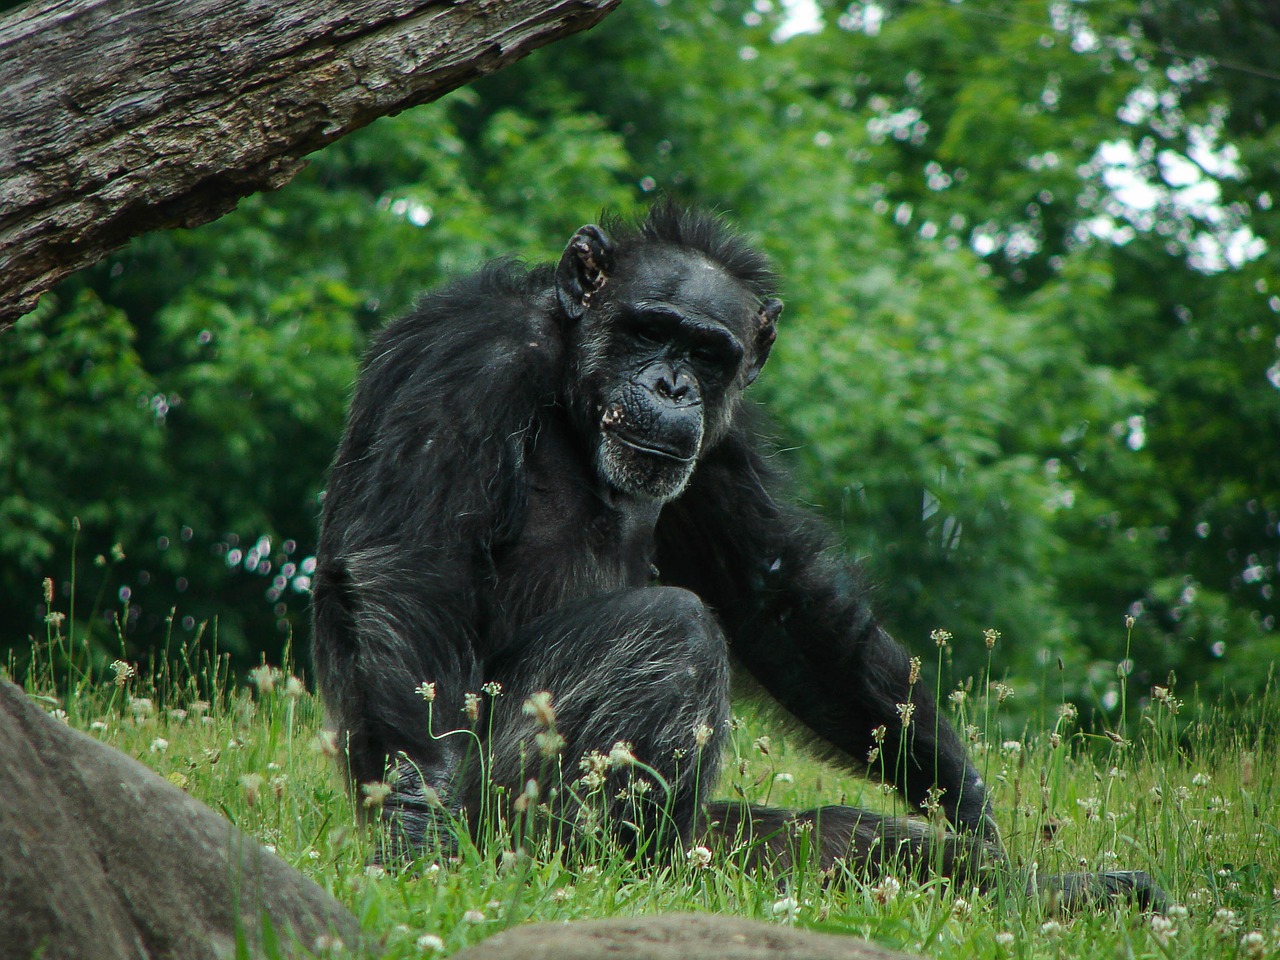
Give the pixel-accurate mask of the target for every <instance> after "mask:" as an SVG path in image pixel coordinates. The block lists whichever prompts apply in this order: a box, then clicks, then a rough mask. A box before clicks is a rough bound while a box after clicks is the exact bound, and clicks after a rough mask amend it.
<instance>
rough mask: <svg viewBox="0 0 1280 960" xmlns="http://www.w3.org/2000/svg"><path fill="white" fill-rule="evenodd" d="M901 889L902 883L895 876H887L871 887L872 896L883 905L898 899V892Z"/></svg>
mask: <svg viewBox="0 0 1280 960" xmlns="http://www.w3.org/2000/svg"><path fill="white" fill-rule="evenodd" d="M901 890H902V884H901V883H899V882H898V881H897V880H895V879H894V878H893V877H885V878H884V879H883V880H881V881H880V882H879V883H877V884H876V885H875V886H874V887H872V888H871V898H872V899H873V900H875V902H876V903H879V904H881V905H883V904H886V903H891V902H893V901H894V900H895V899H897V896H898V893H899V891H901Z"/></svg>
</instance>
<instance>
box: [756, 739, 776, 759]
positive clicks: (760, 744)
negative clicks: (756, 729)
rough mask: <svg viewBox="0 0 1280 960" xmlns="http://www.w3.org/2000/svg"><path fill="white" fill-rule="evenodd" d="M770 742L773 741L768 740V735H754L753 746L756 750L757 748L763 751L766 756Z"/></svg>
mask: <svg viewBox="0 0 1280 960" xmlns="http://www.w3.org/2000/svg"><path fill="white" fill-rule="evenodd" d="M772 743H773V741H772V740H770V739H769V738H768V737H756V739H755V742H754V746H755V748H756V749H757V750H759V751H760V752H761V753H763V754H764V755H765V756H766V757H767V756H769V747H770V746H771V745H772Z"/></svg>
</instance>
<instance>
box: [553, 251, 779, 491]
mask: <svg viewBox="0 0 1280 960" xmlns="http://www.w3.org/2000/svg"><path fill="white" fill-rule="evenodd" d="M597 291H598V292H596V293H595V294H594V295H593V296H592V297H591V299H590V307H589V309H586V310H585V311H584V312H583V315H582V318H581V322H580V325H579V327H578V329H577V330H576V331H575V336H574V338H573V341H572V342H573V347H572V349H573V357H574V360H575V367H576V370H575V373H574V376H575V377H576V378H577V384H576V386H577V390H576V391H575V393H576V395H577V396H578V397H579V398H580V402H581V403H582V404H583V405H585V406H586V407H587V408H588V409H585V410H582V411H580V412H579V420H580V422H582V423H584V428H585V424H587V423H590V424H591V425H592V427H591V428H592V429H593V430H594V436H593V437H591V438H590V440H591V442H593V443H594V449H595V458H596V469H597V471H598V472H599V475H600V477H601V479H602V480H604V481H605V483H607V484H608V485H609V486H610V487H612V488H614V489H615V490H617V491H619V492H621V493H624V494H628V495H630V496H634V497H637V498H641V499H647V500H656V501H659V502H666V501H669V500H671V499H673V498H675V497H676V496H678V495H679V494H680V493H681V491H682V490H684V488H685V486H686V484H688V482H689V479H690V477H691V476H692V475H693V471H694V468H695V466H696V465H697V462H698V458H699V456H700V455H701V454H702V452H703V451H704V450H705V449H707V448H708V447H709V446H711V445H713V444H714V443H715V442H716V441H717V440H719V439H720V438H721V437H722V436H723V435H724V432H725V431H726V430H727V429H728V425H729V423H730V421H731V420H732V417H733V412H734V408H735V406H736V404H737V401H738V398H739V396H740V395H741V393H742V391H743V389H745V387H746V386H747V385H748V384H749V383H750V382H751V381H752V380H753V379H754V378H755V374H756V373H757V372H758V371H759V368H760V366H761V365H762V364H763V362H764V355H765V354H767V352H768V346H769V344H770V343H772V331H773V326H772V325H773V321H774V319H776V316H777V312H778V310H780V308H781V305H780V304H778V302H777V301H770V302H769V304H768V306H767V309H766V307H765V306H764V305H762V304H761V303H760V302H759V299H758V298H757V297H756V296H755V295H754V294H753V293H752V292H751V291H750V290H749V289H748V288H747V287H746V286H745V285H744V284H743V283H741V282H740V281H738V280H737V279H736V278H735V277H733V276H732V275H730V274H729V273H728V272H726V271H725V270H724V269H723V268H722V267H721V266H719V265H718V264H716V263H714V262H713V261H711V260H709V259H707V258H706V257H704V256H702V255H701V254H699V253H697V252H695V251H690V250H686V249H682V248H680V247H673V246H647V247H643V248H641V249H640V250H638V251H635V252H632V253H631V254H630V255H628V254H627V252H626V251H619V253H618V254H617V261H616V268H615V270H614V272H613V273H612V274H610V275H609V276H608V277H607V278H605V282H603V283H601V284H600V285H599V287H597ZM766 328H767V329H766Z"/></svg>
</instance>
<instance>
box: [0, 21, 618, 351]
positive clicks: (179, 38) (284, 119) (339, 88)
mask: <svg viewBox="0 0 1280 960" xmlns="http://www.w3.org/2000/svg"><path fill="white" fill-rule="evenodd" d="M619 2H620V0H418V2H414V0H361V2H359V3H356V2H351V0H347V2H343V0H38V2H34V3H30V4H27V5H26V6H24V7H21V8H19V9H17V10H15V11H13V12H11V13H9V14H8V15H7V16H5V17H4V18H3V19H0V278H2V280H0V330H3V328H4V327H5V326H7V325H8V324H10V323H12V321H13V320H15V319H16V318H17V317H18V316H20V315H21V314H23V313H25V312H26V311H27V310H30V309H31V308H32V307H34V306H35V303H36V300H37V299H38V297H39V296H40V294H41V293H43V292H44V291H46V290H48V289H49V288H50V287H51V286H53V284H54V283H56V282H57V281H58V280H60V279H62V278H63V277H65V276H66V275H67V274H69V273H72V272H73V271H75V270H77V269H79V268H81V267H84V266H87V265H89V264H91V263H94V262H96V261H98V260H100V259H101V258H102V257H103V256H105V255H106V254H107V253H108V252H110V251H111V250H113V249H115V248H116V247H119V246H120V245H122V244H123V243H124V242H125V241H127V240H128V239H129V238H131V237H133V236H136V235H138V234H140V233H143V232H145V231H148V230H154V229H157V228H161V227H176V226H181V227H191V226H195V225H197V224H200V223H205V222H207V221H209V220H213V219H215V218H217V217H219V216H221V215H222V214H224V213H226V212H227V211H229V210H231V209H232V208H234V207H235V205H236V203H237V202H238V201H239V200H240V198H241V197H245V196H248V195H249V194H251V193H256V192H258V191H260V190H271V189H275V188H276V187H279V186H281V185H282V184H284V183H286V182H288V181H289V180H290V179H291V178H292V177H293V176H294V174H296V173H297V172H298V171H299V170H300V169H301V168H302V167H303V166H304V161H303V160H302V159H301V157H302V156H303V155H304V154H307V153H310V152H311V151H313V150H316V149H319V148H320V147H323V146H325V145H326V144H329V143H332V142H333V141H334V140H337V139H338V138H339V137H342V136H344V135H346V134H348V133H350V132H352V131H353V130H357V129H359V128H360V127H362V126H364V125H365V124H367V123H369V122H370V121H371V120H374V119H375V118H377V117H380V116H383V115H386V114H391V113H397V112H399V111H401V110H403V109H405V108H406V107H410V106H413V105H415V104H419V103H425V102H427V101H429V100H434V99H436V98H437V97H440V96H442V95H443V94H445V93H447V92H449V91H450V90H453V89H454V88H456V87H459V86H461V85H462V84H465V83H467V82H468V81H470V80H473V79H475V78H476V77H479V76H481V75H483V74H486V73H491V72H492V71H494V70H497V69H498V68H499V67H502V66H505V65H506V64H508V63H512V62H514V61H515V60H518V59H519V58H521V57H523V56H524V55H525V54H527V53H529V52H530V51H531V50H533V49H534V48H536V47H538V46H540V45H542V44H544V43H548V42H550V41H552V40H555V39H557V38H559V37H562V36H565V35H567V34H570V33H573V32H576V31H578V30H582V29H585V28H587V27H590V26H592V25H594V24H595V23H597V22H598V21H599V20H600V19H601V18H602V17H604V15H605V14H606V13H608V12H609V11H610V10H611V9H612V8H613V7H615V6H616V5H617V4H618V3H619Z"/></svg>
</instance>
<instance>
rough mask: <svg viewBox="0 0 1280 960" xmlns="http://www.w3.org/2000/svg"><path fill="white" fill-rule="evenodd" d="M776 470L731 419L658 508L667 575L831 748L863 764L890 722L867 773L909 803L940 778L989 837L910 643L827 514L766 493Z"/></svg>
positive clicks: (977, 793) (951, 810)
mask: <svg viewBox="0 0 1280 960" xmlns="http://www.w3.org/2000/svg"><path fill="white" fill-rule="evenodd" d="M773 472H774V471H773V470H771V469H770V468H769V467H768V465H767V463H766V462H765V460H764V458H763V457H762V456H761V454H760V453H759V452H758V450H757V449H756V444H755V442H754V440H753V437H752V435H751V432H750V431H749V430H748V429H747V428H745V427H743V426H742V425H741V422H740V424H739V426H738V427H737V428H736V429H735V432H734V434H733V435H731V436H730V437H729V439H727V440H726V441H725V442H724V443H722V444H720V445H719V446H718V447H717V448H716V449H714V450H712V451H710V452H709V453H708V454H707V455H706V457H705V459H704V460H703V461H702V463H701V464H700V465H699V467H698V470H697V473H696V474H695V475H694V478H693V480H692V481H691V483H690V486H689V488H688V489H687V490H686V491H685V493H684V494H683V495H682V496H681V498H680V499H679V500H678V501H676V502H675V503H673V504H670V505H668V506H667V508H666V509H665V510H664V512H663V516H662V519H661V521H660V522H659V529H658V533H659V539H658V566H659V571H660V574H661V577H662V579H663V581H664V582H667V583H672V584H677V585H680V586H684V587H687V588H689V589H691V590H693V591H695V592H696V593H698V594H699V595H700V596H701V597H702V598H703V600H704V601H706V602H707V603H708V604H709V605H711V606H712V607H713V608H714V609H715V610H716V611H717V612H718V613H719V615H720V617H721V619H722V620H723V621H724V625H725V628H726V632H727V634H728V636H729V640H730V644H731V645H732V650H733V652H734V654H735V656H736V657H737V659H738V660H739V662H740V663H741V664H742V665H743V666H744V667H745V668H746V669H747V670H748V671H750V672H751V673H752V674H753V675H754V677H755V678H756V680H757V681H758V682H759V683H760V684H761V685H762V686H763V687H764V688H765V690H767V691H768V692H769V693H770V694H771V695H772V696H773V697H774V698H776V699H777V700H778V702H779V703H780V704H781V705H782V706H783V707H784V708H785V709H786V710H787V711H788V712H789V713H791V714H792V715H793V716H794V717H796V719H798V720H799V721H801V722H802V723H803V724H804V725H805V726H806V727H807V728H808V729H809V730H810V731H811V732H812V733H813V734H814V735H815V737H816V738H817V739H818V741H819V743H820V744H822V745H827V746H828V747H829V748H834V749H832V750H831V751H830V752H831V754H832V755H834V756H835V757H836V758H837V759H843V760H844V761H845V762H848V761H849V760H852V761H853V762H854V763H855V764H858V765H859V766H860V767H863V768H865V760H866V758H867V756H868V753H869V752H870V751H871V749H872V748H873V747H874V746H876V745H877V744H876V742H875V740H874V738H873V731H874V730H875V729H876V728H877V727H881V726H883V727H885V728H886V735H885V737H884V742H883V744H882V745H880V750H881V755H882V757H883V766H881V762H880V761H879V760H877V762H876V763H875V764H874V766H873V767H872V770H873V772H878V771H880V770H881V769H883V771H884V777H885V778H886V779H888V780H890V781H892V782H894V783H895V784H896V785H897V786H898V788H899V790H900V791H901V792H902V793H903V795H904V796H905V797H906V798H907V800H908V801H909V802H910V803H912V804H913V805H914V806H916V807H920V806H921V805H922V804H924V803H925V802H926V800H927V799H928V792H929V790H930V788H931V787H937V788H938V789H940V790H941V791H942V793H941V795H940V797H939V800H938V802H939V803H940V804H941V806H942V808H943V809H944V810H945V812H946V813H947V816H948V818H949V819H950V821H951V822H952V824H953V825H954V826H955V827H956V828H957V829H963V830H967V831H973V832H975V833H977V834H978V835H980V836H982V837H983V838H984V839H987V840H990V841H993V842H998V837H997V835H996V831H995V826H994V823H993V821H992V820H991V817H990V810H989V803H988V799H987V791H986V788H985V786H984V784H983V782H982V779H981V778H980V777H979V775H978V772H977V770H976V769H975V768H974V767H973V765H972V764H971V763H970V762H969V760H968V757H967V755H966V751H965V748H964V745H963V743H962V742H961V740H960V738H959V737H958V736H957V735H956V733H955V731H954V730H953V729H952V727H951V726H950V724H949V723H948V722H947V721H946V719H944V718H943V717H942V716H940V715H939V713H938V710H937V705H936V703H935V700H934V697H933V695H932V693H931V692H930V691H929V690H928V688H927V686H926V684H925V683H924V682H923V681H918V682H916V683H914V684H912V683H911V682H910V661H909V658H908V656H907V654H906V652H905V651H904V650H903V649H902V647H900V646H899V645H898V644H897V643H896V642H895V641H894V640H893V639H892V638H891V637H890V636H889V635H888V633H886V632H885V630H884V629H883V628H882V627H881V626H880V625H879V624H878V623H877V622H876V620H875V617H874V616H873V615H872V613H871V610H870V608H869V606H868V600H867V596H866V592H865V590H864V588H863V586H862V585H861V582H860V578H859V575H858V571H857V570H856V568H854V567H853V566H852V565H851V564H849V563H848V562H847V561H845V560H844V559H842V558H841V557H839V556H838V555H837V553H836V551H835V550H834V545H833V542H832V537H831V535H830V533H829V532H828V531H827V530H826V528H825V527H824V525H823V524H822V523H821V522H820V521H819V520H818V519H817V518H815V517H813V516H811V515H809V514H807V513H805V512H804V511H801V510H799V509H797V508H795V507H793V506H791V505H789V504H786V503H783V502H780V501H778V500H776V499H775V498H774V497H773V495H772V493H771V488H772V487H774V486H776V482H775V478H774V477H773V476H772V474H773ZM908 704H909V705H910V707H909V709H910V711H911V713H910V723H909V725H907V726H906V728H905V730H904V724H903V712H904V711H905V710H906V709H908V708H906V707H903V706H901V705H908ZM900 734H901V737H900ZM900 744H901V748H900ZM900 749H901V753H900V752H899V751H900Z"/></svg>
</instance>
